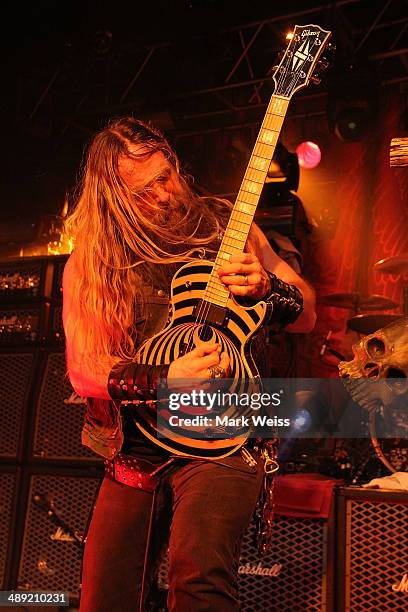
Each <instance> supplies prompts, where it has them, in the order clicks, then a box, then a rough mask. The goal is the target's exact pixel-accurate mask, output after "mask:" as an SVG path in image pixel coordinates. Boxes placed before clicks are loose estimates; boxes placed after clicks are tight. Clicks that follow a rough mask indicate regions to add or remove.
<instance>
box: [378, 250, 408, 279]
mask: <svg viewBox="0 0 408 612" xmlns="http://www.w3.org/2000/svg"><path fill="white" fill-rule="evenodd" d="M374 270H377V272H383V273H384V274H406V273H408V253H400V254H399V255H395V256H394V257H387V258H386V259H380V261H377V262H376V263H375V264H374Z"/></svg>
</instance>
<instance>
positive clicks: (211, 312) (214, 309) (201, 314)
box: [193, 300, 229, 327]
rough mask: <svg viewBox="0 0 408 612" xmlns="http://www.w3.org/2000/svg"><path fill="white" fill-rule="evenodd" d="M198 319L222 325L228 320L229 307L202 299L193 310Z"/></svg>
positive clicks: (209, 323)
mask: <svg viewBox="0 0 408 612" xmlns="http://www.w3.org/2000/svg"><path fill="white" fill-rule="evenodd" d="M193 314H194V316H195V317H196V319H199V320H202V322H203V323H207V324H208V325H219V326H220V327H222V326H223V325H226V323H227V322H228V319H229V316H228V308H225V306H218V304H212V303H211V302H207V301H206V300H200V301H199V302H198V303H197V304H196V306H195V308H194V312H193Z"/></svg>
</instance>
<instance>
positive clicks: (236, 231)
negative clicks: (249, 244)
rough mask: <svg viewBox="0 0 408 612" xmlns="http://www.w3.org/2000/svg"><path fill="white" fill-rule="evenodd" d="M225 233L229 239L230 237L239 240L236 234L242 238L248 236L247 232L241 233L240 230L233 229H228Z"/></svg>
mask: <svg viewBox="0 0 408 612" xmlns="http://www.w3.org/2000/svg"><path fill="white" fill-rule="evenodd" d="M227 232H228V234H229V236H230V238H231V237H232V238H238V239H239V236H238V234H242V235H243V236H248V232H244V231H242V230H240V229H238V228H233V229H229V228H228V229H227V231H226V232H225V233H227Z"/></svg>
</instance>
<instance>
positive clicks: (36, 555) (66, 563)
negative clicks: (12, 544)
mask: <svg viewBox="0 0 408 612" xmlns="http://www.w3.org/2000/svg"><path fill="white" fill-rule="evenodd" d="M90 472H91V470H87V471H78V472H77V473H72V472H71V473H61V472H57V471H54V473H46V474H44V473H42V474H38V473H32V474H30V475H27V478H28V481H27V482H26V483H25V491H26V493H25V521H24V524H23V525H22V526H21V527H22V530H21V533H22V539H21V540H20V544H21V552H20V554H19V555H18V568H17V577H16V580H15V584H14V585H13V588H18V589H30V590H44V591H65V592H69V593H70V596H71V597H72V598H74V599H76V598H78V597H79V594H80V580H81V561H82V546H81V544H80V540H81V539H82V537H83V535H84V534H85V531H86V529H87V524H88V520H89V517H90V513H91V510H92V507H93V504H94V500H95V499H96V494H97V491H98V487H99V483H100V481H101V477H102V473H101V472H100V471H99V470H94V473H93V475H90ZM47 509H48V510H49V509H51V510H52V513H54V516H50V515H49V514H48V510H47ZM55 516H57V519H56V518H55ZM72 534H75V537H74V536H73V535H72Z"/></svg>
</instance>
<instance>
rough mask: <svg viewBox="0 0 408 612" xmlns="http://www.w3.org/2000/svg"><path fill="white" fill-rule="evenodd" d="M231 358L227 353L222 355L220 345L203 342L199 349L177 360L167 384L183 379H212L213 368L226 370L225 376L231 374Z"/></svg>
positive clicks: (168, 376)
mask: <svg viewBox="0 0 408 612" xmlns="http://www.w3.org/2000/svg"><path fill="white" fill-rule="evenodd" d="M229 365H230V363H229V358H228V355H227V353H225V352H224V353H220V345H219V344H218V343H216V342H211V343H208V342H203V343H202V344H200V346H198V347H197V348H195V349H193V350H192V351H190V352H189V353H186V355H183V356H182V357H178V359H175V360H174V361H173V362H172V363H171V364H170V367H169V371H168V374H167V382H168V384H169V386H172V385H170V383H171V381H176V380H179V381H182V380H183V379H184V380H185V379H191V378H194V379H196V380H206V379H210V378H211V371H210V370H209V368H210V367H212V366H219V367H221V368H223V369H224V370H225V376H226V377H228V374H229V371H230V369H229Z"/></svg>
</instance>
